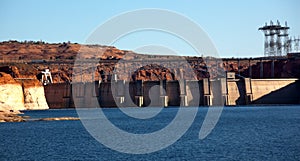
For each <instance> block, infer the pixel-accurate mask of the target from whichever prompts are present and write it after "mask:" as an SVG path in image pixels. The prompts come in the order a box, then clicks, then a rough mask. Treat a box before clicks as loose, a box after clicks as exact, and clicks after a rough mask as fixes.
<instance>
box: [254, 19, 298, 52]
mask: <svg viewBox="0 0 300 161" xmlns="http://www.w3.org/2000/svg"><path fill="white" fill-rule="evenodd" d="M289 29H290V27H288V25H287V22H285V25H284V26H282V25H281V24H280V22H279V21H278V20H277V22H276V23H273V21H270V24H268V23H265V25H264V26H263V27H260V28H259V29H258V30H260V31H262V32H263V33H264V36H265V42H264V56H265V57H272V56H284V55H286V54H288V53H291V52H299V49H300V48H299V37H298V38H296V37H294V38H293V39H292V38H291V37H289V33H288V31H289Z"/></svg>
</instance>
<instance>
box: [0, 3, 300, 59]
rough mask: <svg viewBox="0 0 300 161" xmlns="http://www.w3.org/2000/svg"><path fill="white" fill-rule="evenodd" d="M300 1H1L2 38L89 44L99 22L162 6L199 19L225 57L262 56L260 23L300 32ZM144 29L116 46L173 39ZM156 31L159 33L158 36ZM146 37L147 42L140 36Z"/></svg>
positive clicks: (187, 51) (188, 52) (182, 48)
mask: <svg viewBox="0 0 300 161" xmlns="http://www.w3.org/2000/svg"><path fill="white" fill-rule="evenodd" d="M299 6H300V1H298V0H272V1H271V0H265V1H262V0H249V1H238V0H235V1H234V0H226V1H222V0H218V1H217V0H209V1H197V0H190V1H183V0H182V1H179V0H172V1H171V0H170V1H159V0H153V1H124V0H123V1H122V0H119V1H106V2H105V1H103V2H101V1H74V0H65V1H62V0H44V1H43V0H36V1H34V0H1V1H0V24H1V26H0V41H5V40H10V39H16V40H43V41H47V42H63V41H71V42H78V43H84V42H85V40H86V38H87V37H88V36H89V34H90V33H91V32H93V31H94V30H95V29H96V28H97V26H99V25H101V24H103V23H105V22H106V21H107V20H109V19H110V18H111V17H113V16H116V15H119V14H121V13H123V12H127V11H131V10H136V9H143V8H160V9H167V10H171V11H175V12H177V13H180V14H182V15H184V16H186V17H188V18H190V19H192V20H193V21H194V22H196V23H197V24H199V25H200V26H201V27H202V29H203V30H204V31H206V32H207V34H208V35H209V37H210V38H211V39H212V41H213V42H214V44H215V46H216V48H217V49H218V51H219V55H220V56H221V57H257V56H263V34H262V33H261V32H260V31H258V27H260V26H262V25H264V23H265V22H267V21H268V22H269V21H270V20H273V21H276V20H277V19H278V20H279V21H280V22H281V23H284V21H288V25H289V26H290V27H291V30H290V35H293V36H294V35H295V36H298V35H300V21H299V15H300V9H299ZM132 23H134V22H132ZM183 27H184V26H183ZM139 34H141V33H137V34H136V35H133V34H132V35H129V36H128V37H125V38H124V40H123V41H122V42H121V40H120V42H117V43H116V44H114V45H115V46H116V47H118V48H120V49H128V50H133V49H135V48H137V47H139V46H142V45H143V44H142V43H146V44H144V45H147V43H148V44H161V45H164V41H168V40H169V39H168V36H166V37H165V39H164V38H163V35H164V34H157V33H156V34H155V33H150V34H149V33H148V34H147V33H144V34H142V35H139ZM150 35H152V37H151V36H150ZM153 35H156V37H157V38H156V39H154V38H153ZM141 36H142V37H143V38H144V41H140V40H137V39H138V38H139V37H141ZM147 36H149V38H148V37H147ZM148 39H149V40H148ZM147 40H148V41H147ZM170 41H173V40H170ZM176 43H180V42H177V40H174V41H173V43H171V46H170V48H172V44H173V45H174V44H175V45H176ZM176 47H177V48H179V49H174V50H177V51H178V52H181V54H185V55H193V53H192V51H191V50H190V49H188V47H185V45H178V44H177V45H176Z"/></svg>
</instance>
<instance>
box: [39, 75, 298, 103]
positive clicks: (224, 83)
mask: <svg viewBox="0 0 300 161" xmlns="http://www.w3.org/2000/svg"><path fill="white" fill-rule="evenodd" d="M180 83H184V84H185V89H180V85H179V84H180ZM153 86H158V87H159V88H160V89H159V90H154V92H157V93H155V97H154V98H150V97H149V91H150V92H151V87H153ZM126 87H127V88H128V87H129V89H130V91H129V93H127V94H126V92H124V89H125V88H126ZM194 87H198V89H195V88H194ZM214 89H218V90H214ZM113 90H116V91H117V97H113V93H114V91H113ZM299 90H300V82H299V80H298V79H249V78H239V79H228V78H227V79H226V78H225V79H224V78H221V79H219V80H217V79H215V80H211V79H203V80H199V81H195V80H191V81H189V80H184V81H183V82H180V81H135V82H132V81H123V80H119V81H117V82H116V84H115V83H111V82H88V83H71V84H69V83H57V84H49V85H47V86H45V96H46V100H47V102H48V105H49V108H52V109H54V108H75V105H74V101H77V102H76V105H81V106H80V107H82V108H95V107H97V106H99V105H100V107H136V106H139V107H146V106H149V105H150V104H151V101H152V102H154V104H153V103H152V104H151V106H153V107H161V106H162V107H169V106H180V105H182V106H193V107H195V106H223V105H225V106H235V105H251V104H252V105H253V104H254V105H259V104H265V105H267V104H273V105H274V104H299V103H300V95H299V94H298V91H299ZM162 91H165V93H164V92H162ZM198 91H200V93H197V92H198ZM152 92H153V91H152ZM217 95H219V96H217ZM195 96H199V101H196V102H195V101H194V100H197V99H193V98H194V97H195ZM216 98H218V99H216ZM220 98H221V100H220ZM128 100H130V101H128ZM132 102H134V104H132ZM95 103H96V104H95ZM97 103H99V105H97ZM181 103H183V104H181Z"/></svg>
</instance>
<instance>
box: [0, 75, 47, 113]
mask: <svg viewBox="0 0 300 161" xmlns="http://www.w3.org/2000/svg"><path fill="white" fill-rule="evenodd" d="M0 92H1V93H0V111H9V110H12V111H18V110H42V109H49V107H48V104H47V102H46V98H45V93H44V87H43V86H42V85H41V84H40V82H39V81H38V80H36V79H32V80H22V81H15V80H14V79H13V78H12V76H11V75H9V74H6V73H2V72H0Z"/></svg>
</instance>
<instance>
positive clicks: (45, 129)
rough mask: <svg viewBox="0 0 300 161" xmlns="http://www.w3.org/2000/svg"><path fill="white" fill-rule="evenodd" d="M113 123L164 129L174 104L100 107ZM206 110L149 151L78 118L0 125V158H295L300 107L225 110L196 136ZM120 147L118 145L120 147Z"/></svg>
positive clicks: (35, 114)
mask: <svg viewBox="0 0 300 161" xmlns="http://www.w3.org/2000/svg"><path fill="white" fill-rule="evenodd" d="M104 111H105V114H106V116H107V117H108V118H109V119H110V121H111V122H113V123H114V124H115V125H116V126H118V127H119V128H121V129H123V130H127V131H129V132H132V133H148V132H153V131H156V130H159V129H161V128H164V127H165V126H167V125H168V123H169V122H170V121H172V119H173V118H174V116H175V115H176V113H177V111H178V109H177V108H167V109H164V110H163V111H162V112H161V113H160V114H159V115H157V116H156V117H154V118H151V119H149V120H138V119H133V118H128V117H127V116H126V115H124V114H123V113H122V112H120V111H119V110H118V109H104ZM206 112H207V108H199V109H198V113H197V116H196V119H195V120H194V123H193V124H192V126H191V127H190V128H189V130H188V131H187V132H186V133H185V134H184V135H183V136H182V137H181V138H180V139H179V140H178V141H177V142H176V143H174V144H173V145H171V146H169V147H167V148H165V149H162V150H160V151H157V152H153V153H150V154H138V155H136V154H126V153H120V152H117V151H114V150H111V149H109V148H107V147H105V146H104V145H102V144H101V143H99V142H98V141H96V140H95V139H94V138H93V137H92V136H91V135H90V134H89V133H88V132H87V131H86V130H85V128H84V126H83V125H82V123H81V121H31V122H21V123H1V124H0V160H300V106H277V107H271V106H268V107H263V106H261V107H234V108H224V110H223V112H222V115H221V117H220V120H219V121H218V123H217V125H216V127H215V128H214V129H213V131H212V132H211V133H210V134H209V135H208V136H207V137H206V138H205V139H203V140H199V138H198V135H199V130H200V127H201V125H202V122H203V118H204V116H205V114H206ZM25 115H29V116H31V118H42V117H63V116H71V117H77V113H76V110H47V111H26V112H25ZM120 146H122V145H120Z"/></svg>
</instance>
